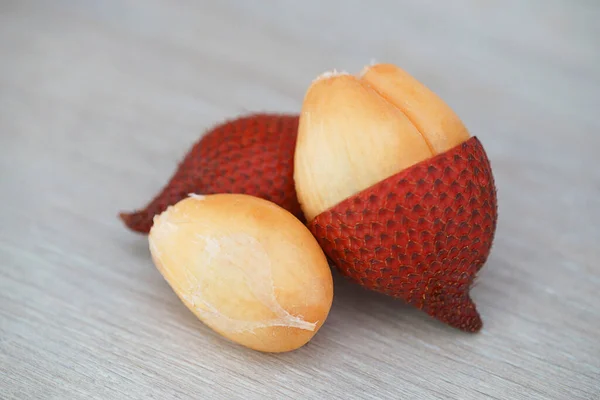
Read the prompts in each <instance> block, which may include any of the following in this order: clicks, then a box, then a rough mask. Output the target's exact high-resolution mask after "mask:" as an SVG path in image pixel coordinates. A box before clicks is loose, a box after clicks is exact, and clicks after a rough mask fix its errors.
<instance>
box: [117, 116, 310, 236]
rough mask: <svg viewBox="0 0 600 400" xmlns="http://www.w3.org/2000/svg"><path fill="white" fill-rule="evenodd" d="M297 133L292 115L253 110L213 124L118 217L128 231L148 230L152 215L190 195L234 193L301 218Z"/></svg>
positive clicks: (295, 117) (296, 126)
mask: <svg viewBox="0 0 600 400" xmlns="http://www.w3.org/2000/svg"><path fill="white" fill-rule="evenodd" d="M297 133H298V115H297V114H277V113H255V114H248V115H244V116H239V117H236V118H233V119H230V120H227V121H225V122H223V123H221V124H218V125H216V126H215V127H213V128H212V129H211V130H210V131H208V132H207V133H206V134H205V135H203V136H202V138H201V139H199V140H198V141H197V142H196V143H195V144H194V145H193V146H192V147H191V148H190V150H189V151H188V152H187V154H186V155H185V157H184V159H183V160H182V161H181V163H180V164H179V166H178V167H177V170H176V171H175V173H174V174H173V176H172V177H171V179H170V180H169V182H168V183H167V185H165V186H164V188H163V189H162V190H161V191H160V193H158V194H157V195H156V196H155V197H154V198H153V199H152V200H151V201H150V202H149V203H148V204H147V205H146V206H145V207H144V208H142V209H140V210H137V211H134V212H122V213H120V217H121V219H122V220H123V222H124V223H125V225H126V226H127V227H128V228H129V229H131V230H133V231H136V232H140V233H148V232H149V231H150V228H151V227H152V221H153V218H154V216H155V215H158V214H160V213H161V212H163V211H164V210H166V208H167V207H168V206H170V205H174V204H176V203H177V202H178V201H180V200H182V199H184V198H186V197H187V196H188V194H190V193H201V194H215V193H239V194H248V195H252V196H256V197H260V198H263V199H265V200H269V201H272V202H274V203H275V204H277V205H279V206H281V207H283V208H284V209H286V210H288V211H290V212H291V213H292V214H294V215H295V216H296V217H298V218H300V219H303V216H302V211H301V209H300V205H299V204H298V200H297V198H296V191H295V189H294V181H293V172H292V170H293V158H294V148H295V145H296V135H297Z"/></svg>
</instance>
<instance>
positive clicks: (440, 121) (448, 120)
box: [360, 64, 470, 154]
mask: <svg viewBox="0 0 600 400" xmlns="http://www.w3.org/2000/svg"><path fill="white" fill-rule="evenodd" d="M360 79H361V81H362V82H364V83H366V84H367V85H368V86H369V87H371V88H372V89H373V90H375V91H376V92H377V93H379V94H380V95H381V96H382V97H383V98H385V99H386V100H387V101H389V102H390V103H391V104H393V105H394V106H396V107H397V108H398V109H400V110H401V111H402V112H403V113H404V114H405V115H406V116H407V117H408V118H409V119H410V121H411V122H412V123H413V124H414V126H415V127H416V128H417V129H418V130H419V132H420V133H421V134H422V135H423V137H424V138H425V141H426V142H427V144H428V145H429V147H430V149H431V150H432V152H433V154H439V153H443V152H444V151H446V150H450V149H451V148H453V147H454V146H456V145H458V144H460V143H462V142H464V141H466V140H467V139H468V138H469V137H470V135H469V132H468V131H467V128H466V127H465V126H464V124H463V123H462V121H461V120H460V118H459V117H458V115H456V114H455V113H454V111H452V109H451V108H450V107H449V106H448V105H447V104H446V103H445V102H444V101H443V100H442V99H441V98H440V97H439V96H438V95H436V94H435V93H433V92H432V91H431V90H429V89H428V88H427V87H426V86H425V85H423V84H422V83H421V82H419V81H418V80H416V79H415V78H414V77H412V76H411V75H409V74H408V73H407V72H406V71H404V70H402V69H400V68H398V67H397V66H395V65H392V64H377V65H373V66H371V67H366V68H365V69H364V70H363V72H362V74H361V78H360Z"/></svg>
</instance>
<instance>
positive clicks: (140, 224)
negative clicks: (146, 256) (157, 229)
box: [118, 211, 150, 234]
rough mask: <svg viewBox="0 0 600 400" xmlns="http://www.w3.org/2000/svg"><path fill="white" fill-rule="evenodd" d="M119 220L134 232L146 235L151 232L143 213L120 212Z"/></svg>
mask: <svg viewBox="0 0 600 400" xmlns="http://www.w3.org/2000/svg"><path fill="white" fill-rule="evenodd" d="M118 217H119V219H120V220H121V221H122V222H123V224H125V226H126V227H127V228H129V229H130V230H132V231H134V232H138V233H143V234H146V233H148V232H149V231H150V226H148V224H147V223H146V219H145V218H144V217H143V213H141V212H124V211H122V212H120V213H119V214H118Z"/></svg>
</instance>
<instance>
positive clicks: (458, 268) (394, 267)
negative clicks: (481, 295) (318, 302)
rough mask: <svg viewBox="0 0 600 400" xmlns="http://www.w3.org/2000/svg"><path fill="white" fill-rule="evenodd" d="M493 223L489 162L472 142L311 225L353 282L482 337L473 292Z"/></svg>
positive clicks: (493, 191) (405, 172) (493, 197)
mask: <svg viewBox="0 0 600 400" xmlns="http://www.w3.org/2000/svg"><path fill="white" fill-rule="evenodd" d="M496 223H497V198H496V187H495V183H494V178H493V175H492V170H491V167H490V163H489V160H488V157H487V155H486V153H485V150H484V149H483V147H482V145H481V143H480V142H479V140H478V139H477V137H471V138H470V139H468V140H467V141H466V142H464V143H462V144H460V145H457V146H455V147H454V148H452V149H450V150H448V151H446V152H444V153H441V154H438V155H436V156H434V157H433V158H430V159H427V160H424V161H421V162H420V163H418V164H416V165H414V166H412V167H409V168H408V169H405V170H403V171H401V172H399V173H397V174H395V175H393V176H391V177H389V178H387V179H384V180H383V181H381V182H379V183H377V184H375V185H373V186H372V187H369V188H368V189H365V190H363V191H361V192H359V193H357V194H356V195H354V196H351V197H350V198H348V199H346V200H344V201H342V202H341V203H339V204H337V205H336V206H334V207H333V208H331V209H329V210H326V211H324V212H322V213H321V214H319V215H318V216H317V217H316V218H315V219H314V220H312V221H311V222H309V224H308V227H309V229H310V230H311V232H312V233H313V235H315V237H316V238H317V240H318V241H319V243H320V245H321V247H322V248H323V250H324V251H325V253H326V254H327V255H328V256H329V257H330V258H331V260H332V261H333V262H334V263H335V265H336V267H337V268H338V270H339V271H340V272H341V273H342V274H343V275H345V276H347V277H349V278H350V279H351V280H353V281H355V282H357V283H358V284H360V285H362V286H364V287H366V288H368V289H371V290H374V291H377V292H380V293H383V294H386V295H390V296H393V297H395V298H399V299H403V300H405V301H406V302H407V303H409V304H411V305H413V306H415V307H417V308H418V309H421V310H423V311H425V312H426V313H427V314H429V315H431V316H432V317H434V318H436V319H438V320H440V321H442V322H444V323H446V324H448V325H451V326H453V327H455V328H458V329H461V330H463V331H467V332H477V331H479V330H480V329H481V327H482V325H483V324H482V320H481V318H480V316H479V314H478V312H477V310H476V307H475V304H474V303H473V301H472V300H471V298H470V297H469V289H470V287H471V285H472V283H473V280H474V279H475V276H476V274H477V272H478V271H479V270H480V268H481V267H482V266H483V264H484V263H485V262H486V260H487V257H488V255H489V252H490V249H491V246H492V242H493V239H494V235H495V230H496Z"/></svg>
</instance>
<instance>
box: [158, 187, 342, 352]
mask: <svg viewBox="0 0 600 400" xmlns="http://www.w3.org/2000/svg"><path fill="white" fill-rule="evenodd" d="M148 244H149V247H150V252H151V254H152V259H153V261H154V264H155V265H156V267H157V269H158V270H159V271H160V272H161V274H162V275H163V277H164V278H165V280H166V281H167V282H168V283H169V285H170V286H171V288H172V289H173V291H174V292H175V293H176V294H177V296H178V297H179V298H180V299H181V301H182V302H183V303H184V304H185V305H186V306H187V307H188V308H189V309H190V311H192V312H193V313H194V314H195V315H196V316H197V317H198V318H199V319H200V320H201V321H202V322H204V323H205V324H206V325H207V326H209V327H210V328H212V329H213V330H214V331H216V332H217V333H219V334H221V335H222V336H224V337H226V338H228V339H230V340H232V341H234V342H236V343H238V344H241V345H243V346H245V347H248V348H251V349H254V350H258V351H263V352H284V351H291V350H295V349H297V348H299V347H301V346H303V345H304V344H306V343H307V342H308V341H310V340H311V339H312V337H313V336H314V335H315V334H316V333H317V332H318V330H319V329H320V327H321V326H322V325H323V323H324V322H325V320H326V319H327V316H328V313H329V310H330V308H331V305H332V302H333V279H332V275H331V269H330V267H329V264H328V262H327V258H326V257H325V254H324V253H323V250H322V249H321V248H320V247H319V244H318V243H317V241H316V240H315V238H314V237H313V235H312V234H311V232H310V231H309V230H308V229H307V227H306V226H305V225H304V224H303V223H302V222H301V221H299V220H298V219H297V218H295V217H294V216H293V215H292V214H290V213H289V212H288V211H286V210H284V209H283V208H281V207H279V206H277V205H275V204H274V203H272V202H269V201H267V200H264V199H260V198H258V197H254V196H248V195H244V194H214V195H207V196H192V197H188V198H186V199H184V200H181V201H180V202H178V203H177V204H175V205H174V206H170V207H169V208H168V209H167V210H166V211H164V212H163V213H161V214H160V215H158V216H156V217H155V223H154V225H153V226H152V229H151V231H150V234H149V235H148Z"/></svg>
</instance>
